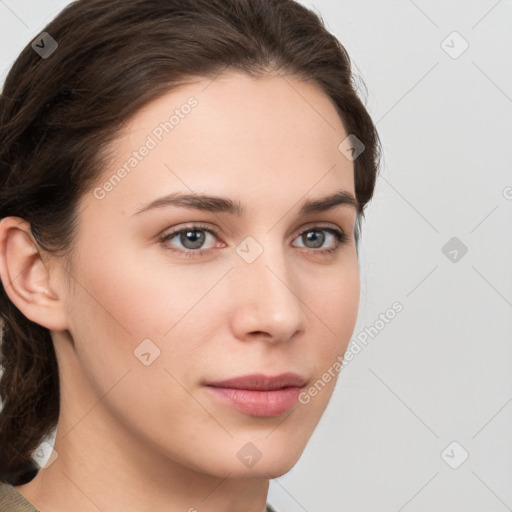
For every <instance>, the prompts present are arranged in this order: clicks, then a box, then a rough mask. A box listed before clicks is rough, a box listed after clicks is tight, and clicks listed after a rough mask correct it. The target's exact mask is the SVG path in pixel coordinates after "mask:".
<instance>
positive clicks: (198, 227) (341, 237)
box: [160, 224, 349, 258]
mask: <svg viewBox="0 0 512 512" xmlns="http://www.w3.org/2000/svg"><path fill="white" fill-rule="evenodd" d="M187 231H206V232H208V233H210V234H212V235H214V236H216V237H218V236H219V234H218V233H217V232H216V230H213V229H211V228H210V227H209V226H205V225H203V224H193V225H190V226H186V227H184V228H180V229H177V230H175V231H172V232H170V233H167V234H165V235H162V236H161V237H160V242H161V243H162V244H164V243H165V242H167V241H169V240H171V239H172V238H174V237H175V236H176V235H179V234H181V233H185V232H187ZM310 231H327V232H328V233H331V234H332V235H334V237H335V238H336V240H337V243H336V246H335V247H333V248H331V249H308V248H306V251H307V252H309V253H314V254H321V255H323V256H328V255H330V254H331V253H334V252H336V251H338V250H339V249H340V248H341V246H342V245H345V244H347V243H348V241H349V237H348V236H347V235H346V234H345V233H344V232H343V231H341V230H339V229H336V228H333V227H331V226H313V227H311V228H308V229H306V230H305V231H302V233H300V234H299V236H302V235H304V234H305V233H309V232H310ZM165 249H166V250H169V251H172V252H176V253H181V254H182V255H184V256H185V257H188V258H198V257H201V256H203V255H204V253H207V252H209V251H210V250H211V249H197V250H192V249H187V250H183V249H173V248H171V247H165Z"/></svg>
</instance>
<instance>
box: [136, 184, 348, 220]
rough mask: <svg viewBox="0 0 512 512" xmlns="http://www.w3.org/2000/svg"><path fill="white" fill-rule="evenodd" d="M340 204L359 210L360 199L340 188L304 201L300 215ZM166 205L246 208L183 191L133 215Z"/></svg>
mask: <svg viewBox="0 0 512 512" xmlns="http://www.w3.org/2000/svg"><path fill="white" fill-rule="evenodd" d="M339 205H347V206H350V207H351V208H354V209H355V210H356V211H357V210H358V201H357V199H356V198H355V197H354V195H353V194H352V193H350V192H347V191H346V190H338V191H337V192H335V193H334V194H331V195H329V196H326V197H322V198H318V199H309V200H307V201H306V202H304V203H303V205H302V207H301V209H300V211H299V215H308V214H312V213H317V212H324V211H327V210H331V209H332V208H335V207H336V206H339ZM164 206H178V207H182V208H193V209H195V210H204V211H209V212H217V213H227V214H230V215H236V216H238V217H240V216H242V215H244V213H245V208H244V207H243V206H242V204H241V203H240V202H239V201H233V200H231V199H228V198H226V197H219V196H210V195H205V194H199V193H193V194H184V193H181V192H173V193H171V194H167V195H165V196H163V197H159V198H158V199H155V200H154V201H151V202H150V203H148V204H146V205H145V206H143V207H142V208H140V209H139V210H137V211H136V212H135V213H133V214H132V215H138V214H140V213H142V212H146V211H148V210H152V209H154V208H161V207H164Z"/></svg>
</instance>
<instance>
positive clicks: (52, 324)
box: [0, 217, 68, 331]
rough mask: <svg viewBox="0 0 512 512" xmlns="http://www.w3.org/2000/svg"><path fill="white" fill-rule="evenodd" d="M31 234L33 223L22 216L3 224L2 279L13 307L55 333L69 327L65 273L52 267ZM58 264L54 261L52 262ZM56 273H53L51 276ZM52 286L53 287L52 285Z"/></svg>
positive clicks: (0, 242)
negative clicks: (60, 291) (66, 310)
mask: <svg viewBox="0 0 512 512" xmlns="http://www.w3.org/2000/svg"><path fill="white" fill-rule="evenodd" d="M43 254H44V255H45V256H46V254H47V253H44V251H42V250H41V249H39V247H38V244H37V241H36V240H35V239H34V236H33V235H32V233H31V231H30V224H29V223H28V222H27V221H25V220H24V219H22V218H20V217H4V218H3V219H2V220H1V221H0V279H1V280H2V284H3V286H4V289H5V292H6V293H7V295H8V296H9V298H10V299H11V301H12V302H13V304H14V305H15V306H16V307H17V308H18V309H19V310H20V311H21V312H22V313H23V315H25V316H26V317H27V318H28V319H29V320H32V321H33V322H35V323H37V324H39V325H41V326H43V327H46V328H47V329H50V330H54V331H61V330H65V329H67V328H68V322H67V317H66V315H65V307H64V306H65V304H64V300H63V299H65V297H64V296H63V293H61V294H60V295H59V293H57V291H56V290H65V286H63V285H64V283H62V282H59V279H60V280H62V277H61V276H62V273H57V272H56V271H57V267H56V266H55V265H54V264H52V265H50V258H45V259H47V260H48V261H46V262H45V261H44V260H43V259H42V255H43ZM52 263H55V261H52ZM52 271H53V274H52ZM51 283H54V284H53V287H52V284H51Z"/></svg>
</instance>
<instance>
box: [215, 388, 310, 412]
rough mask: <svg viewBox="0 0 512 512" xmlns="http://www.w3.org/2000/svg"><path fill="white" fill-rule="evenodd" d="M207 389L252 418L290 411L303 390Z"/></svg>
mask: <svg viewBox="0 0 512 512" xmlns="http://www.w3.org/2000/svg"><path fill="white" fill-rule="evenodd" d="M206 388H207V389H208V390H209V391H210V392H211V393H213V394H214V395H215V396H216V397H217V398H219V399H220V400H221V401H223V402H224V403H226V404H228V405H231V406H232V407H234V408H235V409H238V410H239V411H240V412H243V413H245V414H249V415H250V416H260V417H266V418H268V417H272V416H278V415H280V414H283V413H284V412H286V411H288V410H290V409H291V408H292V407H293V406H294V405H295V404H296V403H297V401H298V398H299V394H300V392H301V390H302V388H300V387H297V386H290V387H286V388H282V389H276V390H274V391H254V390H250V389H234V388H219V387H215V386H206Z"/></svg>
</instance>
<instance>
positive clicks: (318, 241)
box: [306, 231, 325, 248]
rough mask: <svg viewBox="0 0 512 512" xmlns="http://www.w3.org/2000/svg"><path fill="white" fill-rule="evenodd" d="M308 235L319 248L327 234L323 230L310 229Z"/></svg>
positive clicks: (315, 246)
mask: <svg viewBox="0 0 512 512" xmlns="http://www.w3.org/2000/svg"><path fill="white" fill-rule="evenodd" d="M318 233H321V235H320V236H318ZM306 237H307V238H308V239H309V241H313V242H314V243H315V245H314V248H317V247H322V244H323V242H324V240H323V239H324V237H325V235H324V234H323V232H322V231H309V232H308V234H307V235H306ZM315 239H316V241H315Z"/></svg>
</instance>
